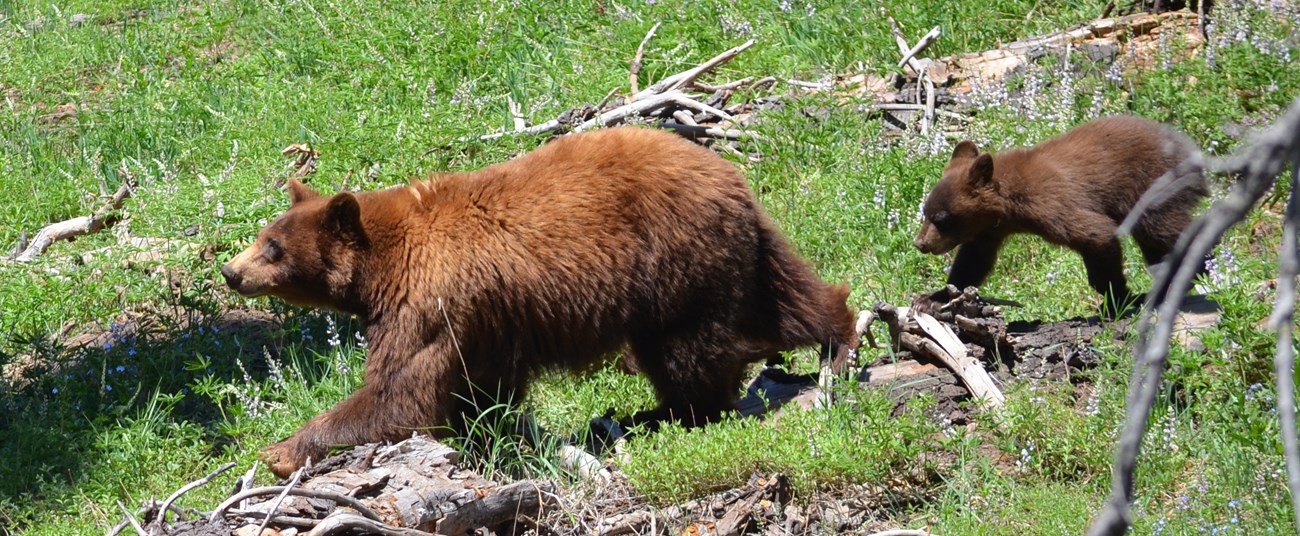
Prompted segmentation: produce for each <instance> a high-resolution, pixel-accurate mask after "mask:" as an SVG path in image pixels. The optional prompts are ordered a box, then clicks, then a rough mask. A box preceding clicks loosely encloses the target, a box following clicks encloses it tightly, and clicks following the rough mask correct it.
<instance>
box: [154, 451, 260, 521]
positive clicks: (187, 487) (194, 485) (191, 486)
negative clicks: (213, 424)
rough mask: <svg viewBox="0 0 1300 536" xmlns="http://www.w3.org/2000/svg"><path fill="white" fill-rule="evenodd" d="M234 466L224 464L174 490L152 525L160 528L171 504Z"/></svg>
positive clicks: (163, 503)
mask: <svg viewBox="0 0 1300 536" xmlns="http://www.w3.org/2000/svg"><path fill="white" fill-rule="evenodd" d="M234 466H235V462H230V463H227V464H225V465H223V466H221V467H218V468H217V469H216V470H215V471H212V472H211V473H208V475H207V476H205V477H203V478H200V479H198V480H195V481H193V482H190V483H189V484H186V485H184V486H182V487H181V489H178V490H176V491H175V492H174V493H172V494H171V495H169V496H168V497H167V499H166V500H164V501H163V502H162V506H159V507H158V517H157V518H155V519H154V521H153V525H155V526H159V527H161V526H162V525H163V523H164V521H166V519H167V510H168V509H170V508H171V506H172V503H174V502H176V501H177V500H178V499H180V498H181V496H182V495H185V494H186V493H189V492H190V491H191V490H194V489H195V488H198V487H199V486H203V485H206V484H207V483H209V482H212V479H214V478H216V477H217V475H220V474H221V473H224V472H226V471H229V470H230V468H232V467H234ZM258 534H261V533H260V532H259V533H258Z"/></svg>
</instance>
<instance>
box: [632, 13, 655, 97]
mask: <svg viewBox="0 0 1300 536" xmlns="http://www.w3.org/2000/svg"><path fill="white" fill-rule="evenodd" d="M658 29H659V23H657V22H656V23H655V25H654V26H651V27H650V31H649V32H646V34H645V39H642V40H641V44H640V45H639V46H637V47H636V54H635V55H633V56H632V65H631V66H629V67H628V70H627V80H628V86H629V88H630V89H631V92H632V97H631V99H632V100H636V94H637V89H636V77H637V75H638V74H641V60H642V58H644V57H645V46H646V44H648V43H649V42H650V40H651V39H653V38H654V36H655V31H656V30H658Z"/></svg>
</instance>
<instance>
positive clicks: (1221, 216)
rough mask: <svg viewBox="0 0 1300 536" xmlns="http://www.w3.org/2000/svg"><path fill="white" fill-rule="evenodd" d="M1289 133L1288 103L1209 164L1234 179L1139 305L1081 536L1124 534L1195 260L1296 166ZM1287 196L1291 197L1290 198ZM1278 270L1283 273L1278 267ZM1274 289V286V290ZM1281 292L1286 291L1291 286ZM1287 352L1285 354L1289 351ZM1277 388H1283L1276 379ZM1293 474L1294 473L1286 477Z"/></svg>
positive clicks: (1299, 159)
mask: <svg viewBox="0 0 1300 536" xmlns="http://www.w3.org/2000/svg"><path fill="white" fill-rule="evenodd" d="M1297 132H1300V99H1297V100H1296V101H1294V102H1293V103H1292V104H1291V107H1290V109H1288V110H1287V112H1286V113H1285V114H1284V115H1283V116H1282V118H1281V119H1279V120H1278V121H1277V122H1276V123H1275V124H1274V125H1273V126H1272V127H1271V128H1269V129H1268V130H1267V131H1265V132H1263V133H1262V134H1260V135H1259V136H1257V137H1256V138H1255V139H1254V140H1252V142H1251V143H1250V144H1249V145H1247V146H1246V147H1244V148H1242V149H1240V150H1239V151H1237V153H1236V154H1234V155H1233V156H1232V157H1230V158H1228V159H1227V160H1214V161H1211V162H1210V163H1209V169H1210V171H1212V172H1217V173H1223V174H1229V175H1236V176H1239V177H1241V179H1240V180H1239V181H1238V182H1237V184H1236V185H1235V186H1234V187H1233V189H1232V190H1231V192H1230V193H1229V194H1228V196H1227V197H1226V198H1224V199H1222V200H1220V201H1219V202H1217V203H1215V204H1214V205H1213V206H1212V207H1210V210H1209V212H1208V213H1207V214H1206V215H1205V216H1203V217H1202V218H1200V219H1199V220H1196V221H1195V222H1194V223H1193V224H1192V225H1191V226H1189V227H1188V229H1187V230H1186V231H1184V232H1183V234H1182V236H1181V237H1179V239H1178V243H1177V244H1176V245H1175V246H1174V250H1173V251H1172V252H1171V253H1170V254H1169V256H1168V258H1169V259H1171V266H1169V267H1166V268H1165V269H1163V270H1161V271H1160V273H1159V274H1156V275H1157V277H1156V281H1155V284H1154V288H1153V289H1152V290H1151V292H1149V293H1148V294H1147V296H1148V298H1147V303H1146V306H1145V308H1144V312H1143V314H1142V318H1141V321H1140V326H1139V336H1138V346H1137V347H1136V348H1135V350H1134V357H1135V360H1134V364H1133V373H1132V376H1131V377H1130V378H1129V392H1128V411H1127V415H1126V419H1125V424H1124V429H1123V430H1122V431H1121V433H1120V439H1119V445H1118V449H1117V452H1116V454H1115V465H1114V468H1113V473H1114V477H1113V479H1112V482H1111V495H1110V498H1109V499H1108V500H1107V502H1106V504H1105V505H1104V506H1103V507H1102V510H1101V511H1100V512H1098V514H1097V517H1096V519H1095V520H1094V521H1093V524H1092V526H1091V527H1090V528H1089V530H1088V534H1089V535H1092V536H1101V535H1108V536H1120V535H1122V534H1124V533H1125V532H1126V531H1127V530H1128V528H1129V524H1130V522H1131V520H1130V515H1131V514H1130V511H1129V504H1130V503H1131V502H1132V500H1133V487H1134V482H1133V477H1134V472H1135V470H1136V467H1137V458H1138V454H1139V452H1140V450H1141V447H1142V437H1143V435H1144V434H1145V433H1146V427H1147V423H1148V420H1149V419H1150V417H1151V409H1152V407H1153V406H1154V405H1155V400H1156V393H1158V392H1159V390H1160V383H1161V379H1162V376H1163V374H1164V370H1165V366H1166V364H1167V361H1166V360H1167V358H1168V356H1169V340H1170V336H1171V335H1172V332H1173V324H1174V320H1175V318H1176V317H1177V313H1178V308H1179V306H1180V305H1181V304H1182V301H1183V298H1184V297H1185V296H1186V295H1187V291H1188V290H1190V289H1191V286H1192V280H1193V279H1194V278H1195V277H1196V274H1197V273H1198V272H1199V271H1200V269H1201V266H1202V262H1203V260H1202V259H1204V258H1205V256H1206V255H1207V254H1209V253H1210V251H1211V250H1212V249H1213V248H1214V246H1215V245H1216V244H1218V243H1219V242H1220V240H1222V238H1223V235H1224V233H1226V232H1227V230H1228V229H1229V228H1231V227H1232V226H1234V225H1236V224H1237V223H1240V222H1242V221H1243V220H1245V218H1246V215H1247V213H1248V212H1249V211H1250V209H1251V208H1252V207H1254V206H1255V205H1256V203H1258V201H1259V200H1260V199H1261V198H1263V196H1264V195H1265V194H1266V193H1267V192H1268V191H1269V189H1270V188H1271V187H1272V186H1273V185H1274V184H1275V183H1276V182H1277V180H1278V178H1279V176H1280V175H1281V173H1282V170H1283V168H1284V167H1285V166H1286V164H1287V163H1288V162H1292V163H1293V165H1295V164H1300V136H1297ZM1292 195H1293V196H1294V195H1295V194H1294V190H1293V194H1292ZM1293 202H1294V200H1293ZM1292 212H1293V210H1289V211H1288V225H1290V226H1292V228H1294V225H1295V224H1294V216H1293V214H1292ZM1293 232H1294V231H1293ZM1289 240H1290V241H1289V242H1286V244H1290V247H1291V249H1292V251H1290V252H1287V251H1284V252H1283V256H1284V258H1285V257H1287V256H1291V255H1295V253H1294V251H1293V250H1294V244H1295V242H1294V240H1295V238H1294V235H1291V238H1290V239H1289ZM1283 247H1288V246H1285V245H1284V246H1283ZM1284 262H1287V261H1284ZM1283 270H1284V271H1285V270H1287V268H1285V267H1284V268H1283ZM1291 273H1294V271H1292V272H1291ZM1281 284H1282V283H1279V289H1280V288H1281ZM1288 284H1291V285H1294V281H1292V282H1291V283H1288ZM1291 288H1292V289H1294V287H1291ZM1292 291H1293V290H1292ZM1157 296H1163V299H1161V301H1160V302H1159V303H1158V304H1157V303H1155V300H1156V297H1157ZM1287 299H1290V301H1291V302H1292V305H1291V307H1292V308H1293V307H1294V305H1293V303H1294V293H1293V294H1291V295H1290V296H1289V297H1287V296H1283V293H1282V292H1281V291H1279V295H1278V300H1279V311H1284V312H1285V309H1287V307H1281V305H1282V302H1283V300H1287ZM1157 306H1158V307H1157ZM1153 311H1154V312H1153ZM1277 316H1278V315H1275V317H1277ZM1287 316H1289V315H1287ZM1279 331H1280V333H1279V341H1278V343H1279V344H1282V339H1283V338H1286V339H1289V338H1290V329H1289V325H1288V328H1284V329H1282V330H1279ZM1283 335H1285V337H1283ZM1287 344H1288V348H1290V343H1289V342H1288V343H1287ZM1290 353H1291V352H1290V350H1288V351H1287V352H1285V354H1284V353H1283V352H1281V351H1279V352H1278V357H1277V362H1276V365H1277V366H1278V367H1281V366H1282V365H1283V364H1284V363H1282V362H1283V361H1288V360H1290V359H1293V357H1290ZM1279 372H1281V371H1279ZM1288 374H1289V372H1288ZM1278 381H1279V382H1281V381H1283V380H1282V379H1281V378H1279V379H1278ZM1281 396H1282V393H1281V392H1279V407H1278V412H1279V413H1285V412H1287V411H1290V415H1291V416H1290V417H1289V419H1290V420H1291V421H1292V422H1291V427H1290V429H1289V430H1287V429H1286V427H1285V425H1284V426H1283V428H1284V429H1283V431H1282V434H1283V439H1284V442H1287V439H1286V437H1287V435H1290V436H1291V438H1292V440H1291V441H1290V442H1294V437H1295V435H1294V434H1295V424H1294V419H1295V416H1294V412H1295V410H1294V400H1293V399H1292V400H1291V401H1290V402H1291V404H1292V405H1291V408H1290V409H1284V408H1282V407H1281V406H1282V401H1281V400H1280V398H1281ZM1283 418H1284V419H1287V418H1288V417H1283ZM1284 422H1285V421H1284ZM1295 450H1296V449H1288V450H1287V453H1286V454H1287V467H1288V484H1289V485H1290V486H1291V489H1292V502H1293V507H1297V506H1300V499H1297V497H1300V492H1298V491H1297V490H1298V489H1300V465H1297V464H1300V457H1298V456H1297V453H1296V452H1295ZM1293 467H1295V469H1292V468H1293ZM1298 511H1300V510H1298ZM1297 515H1300V514H1297ZM1298 523H1300V521H1298Z"/></svg>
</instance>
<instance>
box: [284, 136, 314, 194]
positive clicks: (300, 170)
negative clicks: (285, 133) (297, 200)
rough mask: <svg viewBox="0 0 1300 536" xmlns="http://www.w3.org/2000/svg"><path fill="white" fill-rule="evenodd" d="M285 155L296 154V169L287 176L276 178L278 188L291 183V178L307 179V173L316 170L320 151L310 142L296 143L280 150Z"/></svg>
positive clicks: (309, 173)
mask: <svg viewBox="0 0 1300 536" xmlns="http://www.w3.org/2000/svg"><path fill="white" fill-rule="evenodd" d="M280 154H282V155H285V156H295V159H294V162H293V166H294V170H293V172H292V173H290V174H289V175H288V176H286V177H281V178H279V179H276V180H275V183H274V184H273V186H274V187H275V188H276V189H277V190H278V189H281V188H284V186H285V185H286V184H289V181H290V180H298V181H305V180H306V178H307V175H311V174H312V173H315V172H316V162H317V160H319V159H320V151H317V150H316V149H315V148H313V147H312V146H311V144H310V143H295V144H292V145H289V146H288V147H285V148H284V149H282V150H281V151H280Z"/></svg>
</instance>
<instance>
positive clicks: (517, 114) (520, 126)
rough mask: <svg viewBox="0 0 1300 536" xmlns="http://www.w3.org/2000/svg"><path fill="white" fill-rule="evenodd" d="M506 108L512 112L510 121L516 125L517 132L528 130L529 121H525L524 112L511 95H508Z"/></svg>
mask: <svg viewBox="0 0 1300 536" xmlns="http://www.w3.org/2000/svg"><path fill="white" fill-rule="evenodd" d="M506 108H507V109H508V110H510V119H511V120H513V121H514V123H515V131H516V132H518V131H520V130H524V129H527V128H528V121H527V120H525V119H524V112H523V110H522V109H521V108H520V107H519V103H517V102H515V99H514V98H512V97H511V96H510V95H509V94H507V95H506Z"/></svg>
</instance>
